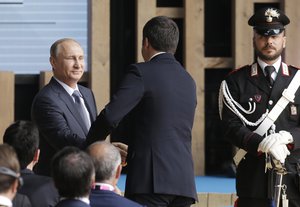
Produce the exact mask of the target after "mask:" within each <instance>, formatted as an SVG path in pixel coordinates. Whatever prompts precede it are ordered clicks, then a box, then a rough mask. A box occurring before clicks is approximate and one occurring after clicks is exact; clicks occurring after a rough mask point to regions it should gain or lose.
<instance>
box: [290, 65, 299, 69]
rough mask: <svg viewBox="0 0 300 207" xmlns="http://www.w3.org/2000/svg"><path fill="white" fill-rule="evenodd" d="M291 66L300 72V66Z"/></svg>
mask: <svg viewBox="0 0 300 207" xmlns="http://www.w3.org/2000/svg"><path fill="white" fill-rule="evenodd" d="M289 66H291V67H294V68H296V69H298V70H300V67H298V66H295V65H289Z"/></svg>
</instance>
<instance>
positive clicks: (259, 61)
mask: <svg viewBox="0 0 300 207" xmlns="http://www.w3.org/2000/svg"><path fill="white" fill-rule="evenodd" d="M257 63H258V64H259V66H260V68H261V69H262V70H263V71H264V74H266V73H265V67H266V66H267V65H268V64H267V63H265V62H264V61H262V60H261V59H260V58H259V57H258V58H257ZM280 65H281V56H279V58H278V60H277V61H276V62H275V63H274V64H273V66H274V68H275V71H276V73H278V71H279V68H280Z"/></svg>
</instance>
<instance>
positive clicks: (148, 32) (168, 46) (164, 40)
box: [143, 16, 179, 54]
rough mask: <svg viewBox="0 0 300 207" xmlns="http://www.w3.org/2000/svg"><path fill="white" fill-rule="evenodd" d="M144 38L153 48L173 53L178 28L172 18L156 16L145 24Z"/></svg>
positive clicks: (176, 43)
mask: <svg viewBox="0 0 300 207" xmlns="http://www.w3.org/2000/svg"><path fill="white" fill-rule="evenodd" d="M145 38H148V41H149V43H150V44H151V46H152V47H153V48H154V49H155V50H157V51H163V52H169V53H172V54H174V53H175V52H176V49H177V45H178V41H179V29H178V26H177V24H176V23H175V22H174V21H173V20H172V19H170V18H168V17H166V16H157V17H154V18H152V19H150V20H149V21H148V22H147V23H146V24H145V26H144V28H143V41H144V39H145Z"/></svg>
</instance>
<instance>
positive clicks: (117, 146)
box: [112, 142, 128, 166]
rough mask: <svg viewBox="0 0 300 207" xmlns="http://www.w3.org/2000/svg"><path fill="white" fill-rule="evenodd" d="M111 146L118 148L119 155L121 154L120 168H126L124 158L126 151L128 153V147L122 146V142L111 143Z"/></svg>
mask: <svg viewBox="0 0 300 207" xmlns="http://www.w3.org/2000/svg"><path fill="white" fill-rule="evenodd" d="M112 144H113V145H114V146H115V147H116V148H118V150H119V152H120V154H121V159H122V166H126V165H127V163H126V157H127V151H128V145H127V144H124V143H122V142H112Z"/></svg>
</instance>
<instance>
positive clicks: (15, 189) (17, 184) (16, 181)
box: [11, 179, 20, 193]
mask: <svg viewBox="0 0 300 207" xmlns="http://www.w3.org/2000/svg"><path fill="white" fill-rule="evenodd" d="M19 185H20V184H19V180H18V179H16V180H15V181H14V182H13V184H12V187H11V190H12V193H17V191H18V187H19Z"/></svg>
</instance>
